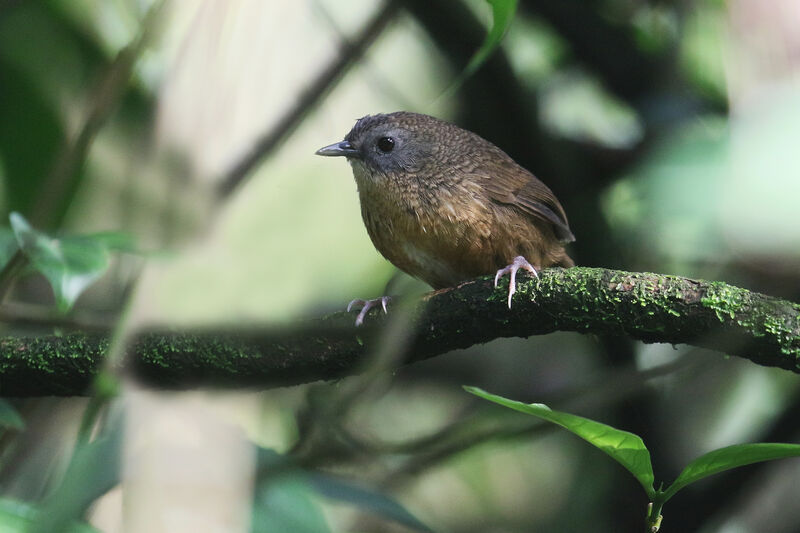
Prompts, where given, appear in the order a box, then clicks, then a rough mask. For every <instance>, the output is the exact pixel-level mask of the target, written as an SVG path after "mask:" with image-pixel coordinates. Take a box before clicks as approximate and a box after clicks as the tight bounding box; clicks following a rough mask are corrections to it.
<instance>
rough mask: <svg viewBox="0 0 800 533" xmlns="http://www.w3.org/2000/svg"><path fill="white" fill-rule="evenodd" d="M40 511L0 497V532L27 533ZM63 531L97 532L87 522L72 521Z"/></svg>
mask: <svg viewBox="0 0 800 533" xmlns="http://www.w3.org/2000/svg"><path fill="white" fill-rule="evenodd" d="M39 513H40V511H39V510H38V509H37V508H36V507H34V506H32V505H30V504H27V503H24V502H20V501H16V500H9V499H6V498H0V531H2V533H17V532H19V533H29V531H30V527H31V523H32V522H33V521H34V520H35V519H36V517H37V516H38V515H39ZM61 531H63V532H64V533H99V531H98V530H97V529H95V528H93V527H91V526H89V525H87V524H78V523H73V524H70V525H68V526H67V527H65V528H64V529H62V530H61Z"/></svg>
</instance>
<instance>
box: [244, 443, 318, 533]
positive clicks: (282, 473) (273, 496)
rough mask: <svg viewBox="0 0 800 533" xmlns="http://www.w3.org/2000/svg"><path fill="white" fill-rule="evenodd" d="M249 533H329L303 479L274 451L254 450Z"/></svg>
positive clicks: (283, 457)
mask: <svg viewBox="0 0 800 533" xmlns="http://www.w3.org/2000/svg"><path fill="white" fill-rule="evenodd" d="M257 461H258V470H259V472H260V474H261V475H259V478H260V479H259V482H258V485H257V487H256V490H255V492H254V497H253V514H252V520H251V529H250V531H251V533H273V532H276V531H292V532H296V533H330V528H329V527H328V524H327V522H326V521H325V517H324V516H323V514H322V510H321V509H320V506H319V504H317V502H316V501H315V500H314V490H313V488H312V487H311V484H310V483H309V481H308V478H307V476H306V475H305V474H304V473H303V472H302V471H301V470H299V469H297V468H296V467H294V465H292V464H291V463H290V462H289V461H288V458H287V457H286V456H284V455H280V454H279V453H277V452H275V451H274V450H270V449H268V448H261V449H259V450H258V459H257Z"/></svg>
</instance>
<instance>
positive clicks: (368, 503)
mask: <svg viewBox="0 0 800 533" xmlns="http://www.w3.org/2000/svg"><path fill="white" fill-rule="evenodd" d="M311 484H312V486H313V487H314V488H315V489H316V490H317V492H319V493H320V494H321V495H323V496H325V497H326V498H329V499H332V500H339V501H342V502H345V503H350V504H353V505H355V506H357V507H359V508H361V509H362V510H364V511H367V512H370V513H373V514H376V515H378V516H382V517H384V518H388V519H389V520H393V521H395V522H397V523H398V524H401V525H403V526H406V527H407V528H409V529H412V530H415V531H423V532H426V533H428V532H430V531H432V530H431V529H430V528H429V527H428V526H426V525H425V524H423V523H422V522H421V521H420V520H419V519H418V518H417V517H415V516H414V515H412V514H411V513H410V512H409V511H408V510H407V509H406V508H405V507H403V506H402V505H400V504H399V503H398V502H396V501H395V500H393V499H391V498H389V497H388V496H386V495H385V494H383V493H381V492H378V491H376V490H372V489H369V488H365V487H360V486H358V485H355V484H353V483H351V482H349V481H347V480H344V479H339V478H335V477H332V476H326V475H322V474H316V475H313V476H312V477H311Z"/></svg>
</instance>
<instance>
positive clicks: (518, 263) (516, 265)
mask: <svg viewBox="0 0 800 533" xmlns="http://www.w3.org/2000/svg"><path fill="white" fill-rule="evenodd" d="M520 268H522V269H524V270H527V271H528V272H530V273H531V274H533V277H535V278H538V277H539V274H537V273H536V269H535V268H533V265H532V264H530V263H528V260H527V259H525V258H524V257H522V256H521V255H518V256H517V257H515V258H514V261H512V262H511V264H510V265H508V266H507V267H505V268H501V269H500V270H498V271H497V274H495V276H494V286H495V288H497V282H498V281H500V278H502V277H503V276H505V275H506V274H509V273H510V274H511V276H510V277H511V279H510V280H509V282H508V308H509V309H511V297H512V296H514V293H515V292H517V270H519V269H520Z"/></svg>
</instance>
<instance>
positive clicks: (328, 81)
mask: <svg viewBox="0 0 800 533" xmlns="http://www.w3.org/2000/svg"><path fill="white" fill-rule="evenodd" d="M398 11H399V10H398V4H397V3H396V2H392V1H387V2H385V3H384V4H383V6H382V7H381V8H379V9H377V10H376V12H375V14H374V15H373V16H372V18H371V19H370V20H369V21H368V22H367V23H366V24H365V25H364V29H362V30H361V32H360V34H359V35H358V36H357V37H356V38H355V39H353V41H352V42H346V41H344V42H342V50H341V52H340V53H339V57H337V58H336V59H335V60H334V61H333V63H331V64H330V65H328V67H327V68H326V69H325V70H323V71H322V72H321V73H320V74H319V75H318V76H317V78H316V79H315V80H314V81H313V82H311V85H309V87H308V88H307V89H306V90H305V92H303V93H302V94H301V95H300V97H299V98H298V100H297V103H296V104H295V105H294V107H293V108H291V109H290V110H289V111H288V112H287V113H286V114H285V115H284V116H283V117H282V118H281V119H280V120H279V121H278V123H277V125H275V126H274V127H273V128H272V129H271V130H270V131H268V132H266V133H265V134H264V135H263V136H262V137H261V138H260V139H259V140H258V141H256V143H255V145H254V146H253V148H252V149H251V150H250V152H249V153H247V154H246V155H245V156H244V157H243V158H242V159H241V161H239V162H238V163H236V165H234V167H233V168H232V169H231V170H230V171H229V172H228V173H227V175H226V176H225V177H224V178H223V180H222V182H221V185H220V188H219V194H220V195H221V196H222V197H226V196H228V195H230V194H231V193H232V192H233V191H234V190H236V188H237V187H238V186H239V184H240V183H241V182H242V181H243V180H244V179H245V178H246V177H247V175H248V174H249V173H250V171H251V170H253V168H254V167H255V166H256V165H257V164H258V163H259V161H261V160H262V159H263V158H265V157H267V155H269V154H270V153H272V152H273V151H274V150H275V149H276V148H278V147H279V146H280V145H281V143H282V142H283V141H285V140H286V138H287V137H288V136H289V135H290V134H291V133H292V132H293V131H294V130H295V129H296V128H297V126H299V125H300V123H301V122H302V120H303V118H304V117H305V116H306V114H307V113H308V112H309V111H311V110H312V109H313V108H314V106H315V105H316V104H318V103H319V102H320V101H322V98H323V97H324V96H325V95H326V94H328V92H329V91H330V90H331V89H333V88H334V87H335V86H336V84H337V83H338V82H339V81H340V80H341V79H342V77H343V76H344V74H345V73H346V72H347V71H348V70H349V69H350V67H352V66H353V65H355V64H356V63H357V62H358V61H359V59H361V57H362V56H363V55H364V53H365V52H366V51H367V49H368V48H369V47H370V45H371V44H372V43H373V42H375V40H376V39H377V38H378V37H380V35H381V34H382V33H383V30H384V29H385V28H386V26H387V25H388V24H389V23H390V22H391V21H392V20H394V18H395V15H396V14H397V13H398Z"/></svg>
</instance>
